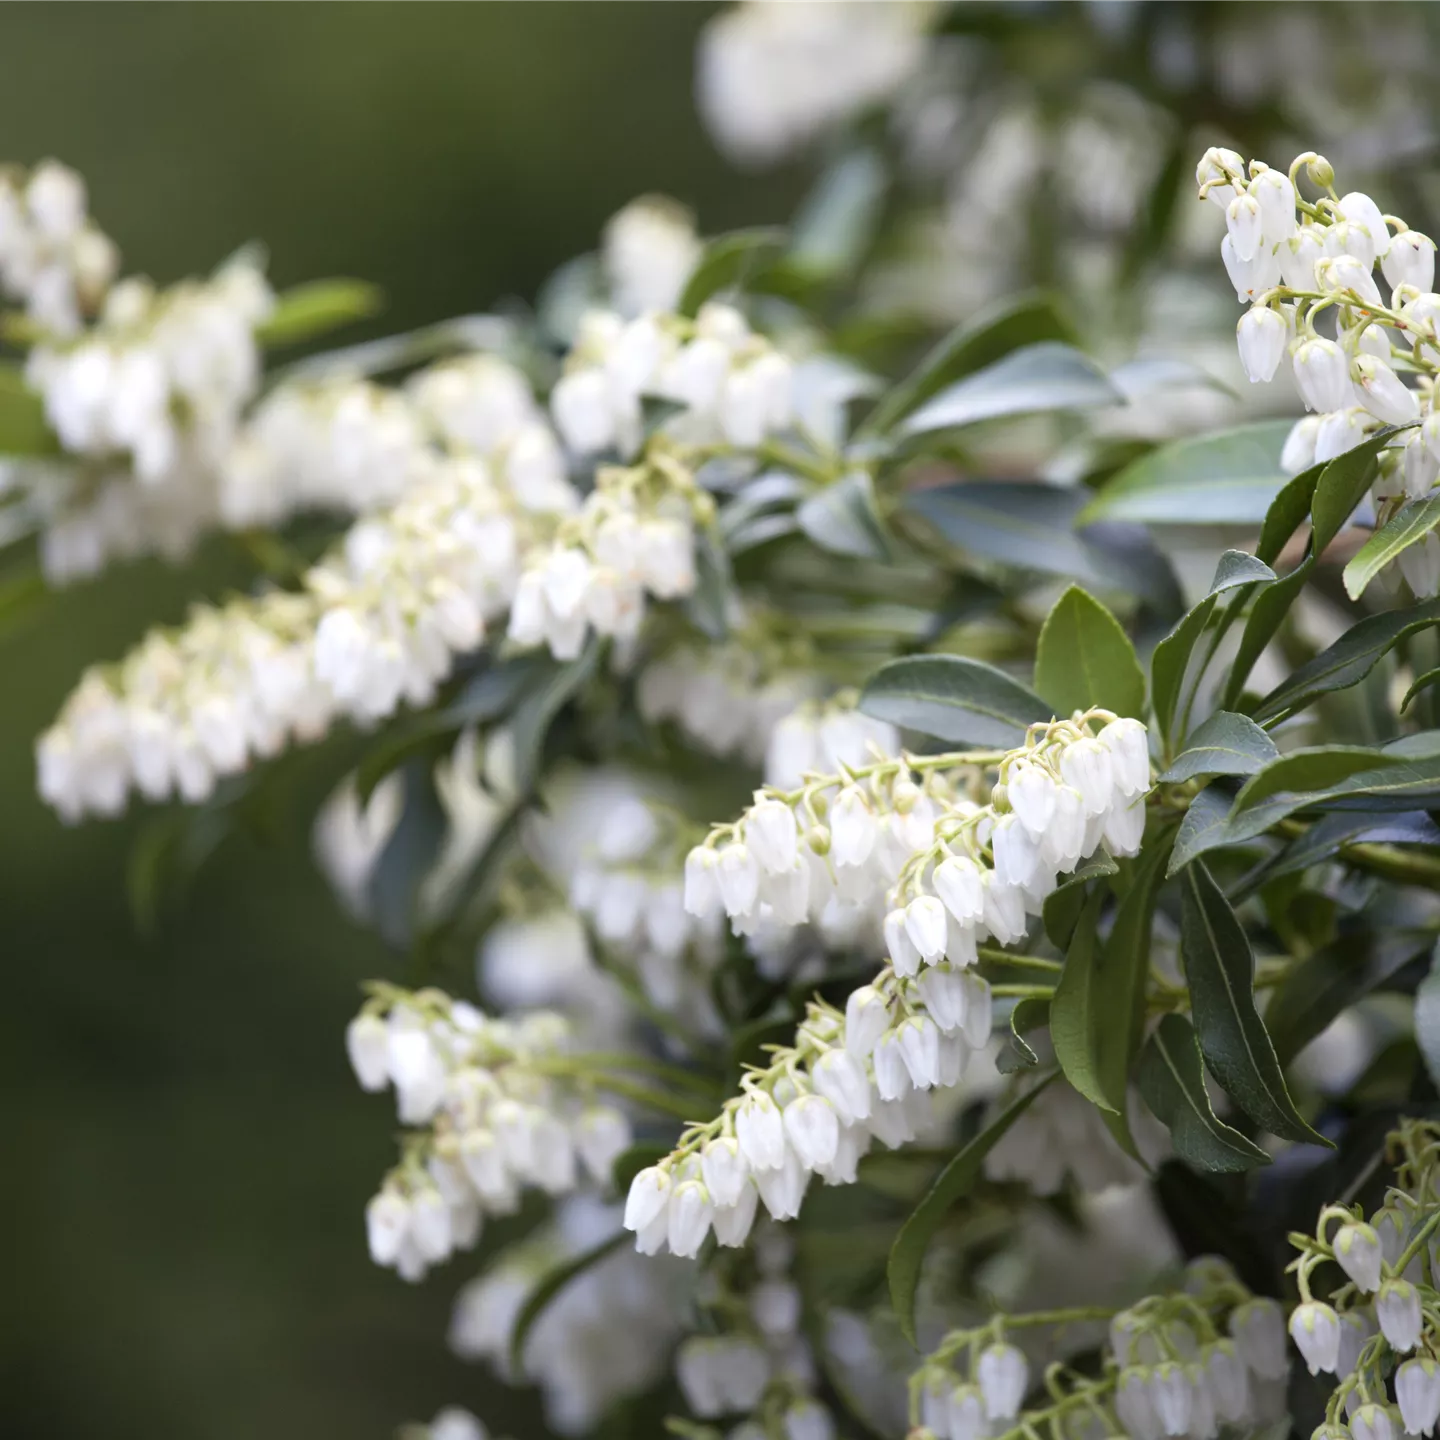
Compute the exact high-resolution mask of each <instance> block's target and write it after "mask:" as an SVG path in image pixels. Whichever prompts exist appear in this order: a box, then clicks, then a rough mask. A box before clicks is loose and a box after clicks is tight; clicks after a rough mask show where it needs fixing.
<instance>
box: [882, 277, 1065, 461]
mask: <svg viewBox="0 0 1440 1440" xmlns="http://www.w3.org/2000/svg"><path fill="white" fill-rule="evenodd" d="M1075 339H1076V335H1075V332H1074V329H1073V327H1072V326H1071V324H1070V322H1069V321H1068V320H1067V319H1065V317H1064V316H1063V315H1062V314H1061V313H1060V309H1059V305H1058V302H1057V301H1056V299H1055V297H1054V296H1052V295H1042V294H1032V295H1020V296H1016V297H1015V298H1013V299H1010V300H1004V301H1002V302H1001V303H1000V304H999V305H997V306H995V307H994V308H992V309H990V310H987V311H984V312H983V313H982V314H980V315H979V316H977V317H976V318H975V319H974V320H971V321H968V322H967V323H966V324H964V325H961V326H958V327H957V328H956V329H954V330H952V331H951V332H950V333H949V334H948V335H947V336H946V337H945V338H944V339H943V340H941V341H940V343H939V344H938V345H936V346H935V348H934V349H933V350H931V351H930V353H929V354H928V355H927V356H926V357H925V358H924V359H923V360H922V361H921V362H920V363H919V365H917V366H916V367H915V369H914V370H913V371H911V373H910V374H909V375H907V376H906V377H905V379H903V380H902V381H901V382H900V383H899V384H898V385H896V386H895V387H894V388H893V389H892V390H891V391H890V392H889V393H888V394H886V395H884V396H882V397H881V398H880V400H879V401H878V402H877V403H876V405H875V408H874V409H873V410H872V411H871V412H870V414H869V415H867V416H866V417H865V420H864V422H863V423H862V424H861V425H860V427H859V430H858V431H857V432H856V433H857V436H869V435H883V434H885V432H886V431H888V430H890V429H891V428H892V427H893V426H894V425H895V424H896V423H897V422H898V421H900V420H902V419H904V417H905V416H906V415H908V414H909V413H910V412H911V411H912V410H914V409H915V408H916V406H918V405H922V404H924V402H925V401H926V400H928V399H930V397H931V396H932V395H936V394H938V393H939V392H940V391H941V390H943V389H944V388H945V387H946V386H947V385H950V384H952V383H953V382H954V381H956V380H959V379H960V378H961V376H963V375H969V374H972V373H973V372H974V371H976V370H979V369H980V368H981V367H982V366H985V365H990V364H992V363H993V362H994V361H996V360H999V359H1000V358H1001V357H1002V356H1004V355H1007V354H1009V353H1010V351H1012V350H1017V349H1019V348H1020V347H1021V346H1023V345H1036V344H1039V343H1041V342H1042V341H1045V340H1060V341H1066V342H1073V341H1074V340H1075Z"/></svg>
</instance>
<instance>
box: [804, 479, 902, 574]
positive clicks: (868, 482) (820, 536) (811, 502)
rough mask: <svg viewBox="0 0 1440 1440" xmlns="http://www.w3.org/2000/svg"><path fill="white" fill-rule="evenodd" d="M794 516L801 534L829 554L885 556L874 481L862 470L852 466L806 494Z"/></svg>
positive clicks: (888, 553) (875, 558)
mask: <svg viewBox="0 0 1440 1440" xmlns="http://www.w3.org/2000/svg"><path fill="white" fill-rule="evenodd" d="M795 518H796V520H797V521H799V524H800V528H801V529H802V530H803V531H804V532H805V534H806V535H808V536H809V537H810V539H811V540H813V541H814V542H815V544H816V545H818V546H819V547H820V548H821V549H822V550H827V551H829V552H830V553H831V554H832V555H858V556H860V557H862V558H863V559H866V560H885V559H888V558H889V555H890V546H889V542H888V541H887V539H886V536H885V527H884V525H883V524H882V523H881V520H880V515H879V513H878V511H877V510H876V508H875V482H874V481H873V480H872V479H871V478H870V476H869V474H868V473H867V472H866V471H864V470H852V471H850V473H849V474H848V475H844V476H842V477H841V478H840V479H839V480H837V481H836V482H835V483H834V484H833V485H829V486H827V487H826V488H825V489H824V490H821V491H820V492H819V493H818V494H815V495H812V496H810V498H809V499H808V500H806V501H805V502H804V503H803V504H802V505H801V506H800V507H799V508H798V509H797V510H796V512H795Z"/></svg>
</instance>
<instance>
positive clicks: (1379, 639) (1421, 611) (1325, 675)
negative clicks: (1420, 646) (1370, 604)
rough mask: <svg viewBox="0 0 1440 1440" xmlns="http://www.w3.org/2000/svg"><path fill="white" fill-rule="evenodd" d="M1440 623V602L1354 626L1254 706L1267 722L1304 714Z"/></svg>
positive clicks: (1386, 613)
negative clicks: (1410, 638)
mask: <svg viewBox="0 0 1440 1440" xmlns="http://www.w3.org/2000/svg"><path fill="white" fill-rule="evenodd" d="M1437 624H1440V600H1425V601H1422V602H1421V603H1420V604H1419V605H1411V606H1407V607H1406V608H1405V609H1403V610H1385V611H1382V612H1381V613H1380V614H1378V615H1369V616H1367V617H1366V618H1365V619H1364V620H1362V621H1361V622H1360V623H1359V624H1358V625H1353V626H1351V628H1350V629H1349V630H1347V631H1346V632H1345V633H1344V634H1343V635H1342V636H1341V637H1340V638H1339V639H1338V640H1337V641H1336V642H1335V643H1334V644H1333V645H1331V646H1329V647H1328V648H1327V649H1324V650H1322V651H1321V652H1320V653H1319V654H1318V655H1317V656H1316V657H1315V658H1314V659H1313V660H1310V661H1308V662H1307V663H1306V664H1304V665H1302V666H1300V668H1299V669H1298V670H1296V671H1294V672H1293V673H1292V674H1290V675H1288V676H1287V677H1286V678H1285V679H1284V680H1282V681H1281V682H1280V684H1279V685H1277V686H1276V687H1275V688H1274V689H1273V690H1272V691H1271V692H1270V693H1269V694H1268V695H1267V696H1266V697H1265V698H1264V699H1263V700H1262V701H1261V702H1260V703H1259V704H1258V705H1257V706H1256V707H1255V710H1254V716H1255V719H1256V720H1259V721H1261V722H1262V723H1264V722H1265V721H1269V720H1278V719H1279V718H1280V717H1281V716H1282V715H1286V714H1292V713H1293V712H1294V711H1296V710H1299V709H1302V708H1303V707H1304V706H1306V705H1308V704H1309V703H1310V702H1311V701H1312V700H1314V699H1316V698H1317V697H1318V696H1321V695H1325V694H1328V693H1329V692H1330V691H1332V690H1344V689H1347V688H1348V687H1349V686H1351V685H1357V684H1359V682H1360V681H1361V680H1363V679H1364V678H1365V677H1366V676H1367V675H1368V674H1369V673H1370V672H1371V671H1372V670H1373V669H1374V668H1375V666H1376V665H1378V664H1379V663H1380V661H1381V659H1382V658H1383V657H1384V656H1386V655H1388V654H1389V653H1390V651H1391V650H1393V649H1394V648H1395V646H1396V645H1398V644H1399V643H1400V641H1401V640H1403V639H1404V638H1405V637H1406V636H1407V635H1412V634H1414V633H1415V631H1417V630H1423V629H1425V628H1427V627H1428V626H1432V625H1437Z"/></svg>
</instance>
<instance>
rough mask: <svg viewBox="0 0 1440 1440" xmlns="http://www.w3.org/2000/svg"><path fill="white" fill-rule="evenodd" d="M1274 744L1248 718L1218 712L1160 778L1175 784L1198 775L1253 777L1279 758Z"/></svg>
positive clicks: (1205, 723) (1228, 711) (1199, 730)
mask: <svg viewBox="0 0 1440 1440" xmlns="http://www.w3.org/2000/svg"><path fill="white" fill-rule="evenodd" d="M1279 754H1280V752H1279V751H1278V750H1277V749H1276V748H1275V742H1274V741H1273V740H1272V739H1271V738H1270V737H1269V735H1267V734H1266V733H1265V731H1263V730H1262V729H1261V728H1260V727H1259V726H1258V725H1257V724H1256V723H1255V722H1254V721H1253V720H1252V719H1250V717H1249V716H1248V715H1237V714H1235V713H1234V711H1232V710H1217V711H1216V712H1215V713H1214V714H1213V715H1211V716H1210V717H1209V718H1208V719H1207V720H1205V721H1203V722H1202V723H1201V724H1200V725H1198V726H1196V728H1195V729H1194V730H1193V731H1192V732H1191V733H1190V735H1189V737H1188V738H1187V740H1186V741H1185V748H1184V750H1182V751H1181V752H1180V754H1179V755H1177V756H1176V757H1175V760H1174V763H1173V764H1172V765H1171V766H1170V768H1169V769H1168V770H1166V771H1165V773H1164V774H1163V775H1162V776H1161V777H1160V778H1161V780H1163V781H1166V782H1167V783H1170V784H1174V783H1177V782H1179V781H1181V780H1193V779H1194V778H1195V777H1196V776H1197V775H1253V774H1254V773H1255V772H1256V771H1257V770H1260V769H1262V768H1263V767H1264V766H1266V765H1268V764H1269V763H1270V762H1271V761H1272V760H1275V759H1276V758H1278V756H1279Z"/></svg>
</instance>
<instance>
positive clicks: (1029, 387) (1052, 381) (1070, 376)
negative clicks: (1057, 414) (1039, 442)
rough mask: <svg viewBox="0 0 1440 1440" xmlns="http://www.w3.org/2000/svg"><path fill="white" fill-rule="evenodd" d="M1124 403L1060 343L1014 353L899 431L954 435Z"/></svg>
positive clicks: (1091, 365) (1096, 370) (1100, 374)
mask: <svg viewBox="0 0 1440 1440" xmlns="http://www.w3.org/2000/svg"><path fill="white" fill-rule="evenodd" d="M1124 401H1125V397H1124V395H1122V394H1121V393H1120V391H1119V390H1117V389H1116V388H1115V386H1114V385H1112V384H1111V383H1110V381H1109V379H1108V378H1107V377H1106V374H1105V372H1104V371H1103V370H1102V369H1101V368H1100V367H1099V366H1098V365H1097V364H1096V363H1095V362H1094V361H1093V360H1091V359H1090V358H1089V357H1088V356H1087V355H1084V354H1082V353H1081V352H1080V351H1079V350H1077V349H1075V348H1074V346H1072V345H1066V344H1063V343H1062V342H1060V341H1058V340H1046V341H1042V342H1041V343H1040V344H1039V345H1027V346H1025V347H1024V349H1021V350H1015V351H1012V352H1011V353H1010V354H1009V355H1007V356H1005V358H1004V359H1002V360H997V361H996V362H995V363H994V364H993V365H988V366H987V367H986V368H985V369H983V370H980V371H977V372H976V373H975V374H973V375H968V376H966V377H965V378H964V379H963V380H958V381H956V382H955V384H953V385H951V386H949V387H948V388H947V389H945V390H942V391H941V392H940V393H939V394H938V395H936V396H935V397H934V398H933V399H932V400H930V401H928V402H927V403H926V404H924V405H922V406H921V407H920V408H919V409H918V410H916V411H915V412H914V413H913V414H912V415H910V416H908V417H907V418H906V419H905V420H904V421H902V422H901V423H900V425H899V427H898V429H899V431H900V432H901V433H902V434H904V435H921V434H926V433H929V432H932V431H936V430H955V429H959V428H960V427H961V426H964V425H974V424H976V423H977V422H978V421H981V420H997V419H1000V418H1001V417H1003V416H1008V415H1033V414H1036V413H1038V412H1041V411H1046V410H1088V409H1094V408H1095V407H1097V406H1103V405H1121V404H1124Z"/></svg>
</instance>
